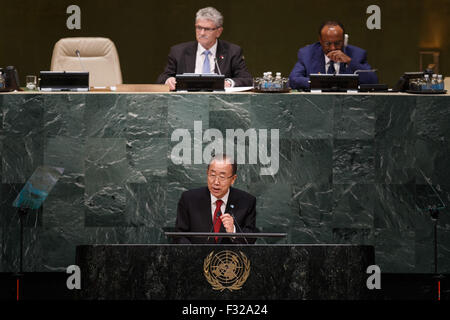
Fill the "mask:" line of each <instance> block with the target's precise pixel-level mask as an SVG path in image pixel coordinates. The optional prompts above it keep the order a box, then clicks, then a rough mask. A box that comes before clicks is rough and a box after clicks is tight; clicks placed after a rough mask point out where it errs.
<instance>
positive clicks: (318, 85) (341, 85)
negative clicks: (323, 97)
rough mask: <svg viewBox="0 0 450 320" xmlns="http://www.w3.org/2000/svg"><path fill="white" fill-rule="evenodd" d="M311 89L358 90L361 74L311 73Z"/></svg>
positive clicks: (331, 90) (332, 90)
mask: <svg viewBox="0 0 450 320" xmlns="http://www.w3.org/2000/svg"><path fill="white" fill-rule="evenodd" d="M309 80H310V88H311V90H312V91H313V90H320V91H324V92H345V91H349V90H351V91H357V90H358V84H359V76H358V75H357V74H310V75H309Z"/></svg>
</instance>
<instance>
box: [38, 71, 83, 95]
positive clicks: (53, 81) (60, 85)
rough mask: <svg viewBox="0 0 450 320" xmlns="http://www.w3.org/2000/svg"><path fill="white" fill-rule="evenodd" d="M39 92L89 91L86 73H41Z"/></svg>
mask: <svg viewBox="0 0 450 320" xmlns="http://www.w3.org/2000/svg"><path fill="white" fill-rule="evenodd" d="M39 78H40V81H39V87H40V90H41V91H89V72H87V71H41V72H40V73H39Z"/></svg>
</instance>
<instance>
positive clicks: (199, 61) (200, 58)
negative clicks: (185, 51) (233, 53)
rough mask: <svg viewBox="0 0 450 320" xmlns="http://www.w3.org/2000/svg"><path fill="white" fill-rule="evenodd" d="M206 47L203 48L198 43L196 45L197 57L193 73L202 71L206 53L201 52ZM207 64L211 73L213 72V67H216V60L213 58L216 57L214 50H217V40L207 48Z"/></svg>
mask: <svg viewBox="0 0 450 320" xmlns="http://www.w3.org/2000/svg"><path fill="white" fill-rule="evenodd" d="M205 51H206V49H205V48H203V46H202V45H201V44H200V43H198V45H197V57H196V59H195V73H203V64H204V63H205V58H206V55H205V54H203V52H205ZM209 52H210V54H209V56H208V58H209V66H210V68H211V73H214V69H215V67H216V62H215V60H214V58H215V57H216V52H217V40H216V43H214V45H213V46H212V47H211V48H210V49H209Z"/></svg>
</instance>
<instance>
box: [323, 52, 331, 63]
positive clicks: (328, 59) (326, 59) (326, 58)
mask: <svg viewBox="0 0 450 320" xmlns="http://www.w3.org/2000/svg"><path fill="white" fill-rule="evenodd" d="M324 56H325V64H328V63H329V62H330V58H328V57H327V55H326V54H324Z"/></svg>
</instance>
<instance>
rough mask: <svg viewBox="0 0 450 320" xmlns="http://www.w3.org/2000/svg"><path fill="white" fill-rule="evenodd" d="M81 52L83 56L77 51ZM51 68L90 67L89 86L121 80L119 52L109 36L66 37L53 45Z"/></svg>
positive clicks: (85, 69)
mask: <svg viewBox="0 0 450 320" xmlns="http://www.w3.org/2000/svg"><path fill="white" fill-rule="evenodd" d="M77 50H78V52H79V55H80V58H79V57H78V55H77ZM50 70H51V71H89V86H91V87H105V86H115V85H117V84H122V73H121V71H120V62H119V55H118V53H117V50H116V46H115V45H114V43H113V42H112V41H111V40H110V39H108V38H98V37H87V38H63V39H61V40H59V41H58V42H57V43H56V44H55V47H54V48H53V56H52V62H51V66H50Z"/></svg>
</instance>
